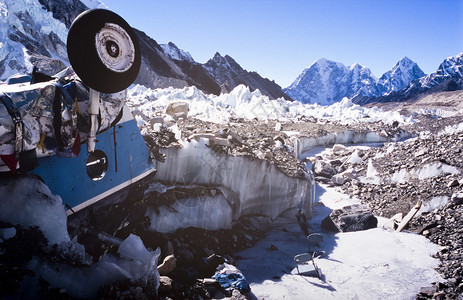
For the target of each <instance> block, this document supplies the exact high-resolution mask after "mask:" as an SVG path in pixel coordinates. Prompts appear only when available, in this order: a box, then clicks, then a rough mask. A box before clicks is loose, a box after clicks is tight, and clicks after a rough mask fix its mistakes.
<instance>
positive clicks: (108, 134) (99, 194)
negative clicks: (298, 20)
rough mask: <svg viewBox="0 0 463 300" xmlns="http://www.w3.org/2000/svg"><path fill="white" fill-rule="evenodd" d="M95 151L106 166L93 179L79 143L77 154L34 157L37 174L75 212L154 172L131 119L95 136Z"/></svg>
mask: <svg viewBox="0 0 463 300" xmlns="http://www.w3.org/2000/svg"><path fill="white" fill-rule="evenodd" d="M97 140H98V142H97V143H96V147H95V152H98V153H102V152H103V153H104V154H105V156H106V157H105V159H104V160H105V161H107V169H106V171H105V172H104V176H101V177H102V178H100V179H98V180H96V178H91V176H90V175H89V174H88V167H87V164H88V160H89V158H90V155H91V154H90V153H88V152H87V145H86V144H82V145H81V151H80V153H79V155H78V157H74V158H71V157H59V156H49V157H43V158H40V159H39V160H38V162H39V166H38V167H37V168H35V169H34V171H33V173H35V174H37V175H39V176H40V177H41V178H42V179H43V180H44V182H45V184H46V185H48V187H49V188H50V190H51V192H52V193H53V194H57V195H59V196H61V198H62V200H63V204H68V205H69V206H70V207H72V208H73V209H74V210H75V211H78V210H80V209H83V208H85V207H87V206H90V205H92V204H94V203H96V202H98V201H100V200H102V199H105V198H108V197H109V196H111V194H114V193H117V192H119V191H121V190H123V189H125V188H127V187H130V185H132V184H133V183H135V182H137V181H138V180H140V179H143V178H144V177H146V176H147V175H149V174H151V173H152V172H154V164H153V162H152V160H151V158H150V155H149V151H148V149H147V147H146V145H145V142H144V140H143V137H142V135H141V134H140V131H139V129H138V127H137V124H136V122H135V120H134V119H130V120H129V121H126V122H123V123H119V124H116V125H115V126H114V127H111V128H109V129H108V130H107V131H105V132H103V133H100V134H98V135H97Z"/></svg>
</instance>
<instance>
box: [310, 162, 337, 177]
mask: <svg viewBox="0 0 463 300" xmlns="http://www.w3.org/2000/svg"><path fill="white" fill-rule="evenodd" d="M312 168H313V172H314V174H315V176H321V177H327V178H331V177H333V175H334V174H336V170H335V169H334V168H333V166H332V165H331V164H330V163H329V162H328V161H326V160H317V161H315V163H314V164H313V167H312Z"/></svg>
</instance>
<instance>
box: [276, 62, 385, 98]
mask: <svg viewBox="0 0 463 300" xmlns="http://www.w3.org/2000/svg"><path fill="white" fill-rule="evenodd" d="M284 92H285V93H287V94H288V95H289V96H291V97H292V98H294V99H296V100H299V101H301V102H303V103H311V104H313V103H318V104H321V105H329V104H333V103H335V102H338V101H340V100H341V99H342V98H344V97H349V98H351V97H354V96H356V95H371V94H375V93H376V79H375V78H374V77H373V76H372V75H371V71H370V69H368V68H365V67H363V66H361V65H359V64H354V65H352V66H350V67H346V66H345V65H343V64H342V63H339V62H334V61H331V60H328V59H326V58H322V59H319V60H317V61H316V62H314V63H313V64H312V65H311V66H310V67H308V68H306V69H305V70H304V71H303V72H302V73H301V75H299V77H298V78H297V79H296V80H295V81H294V82H293V83H292V84H291V85H290V86H289V87H288V88H286V89H284Z"/></svg>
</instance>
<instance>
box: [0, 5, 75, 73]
mask: <svg viewBox="0 0 463 300" xmlns="http://www.w3.org/2000/svg"><path fill="white" fill-rule="evenodd" d="M0 16H1V17H0V80H4V79H6V78H8V77H9V76H11V75H14V74H16V73H30V72H32V68H33V65H37V66H39V67H40V68H41V69H43V71H44V72H50V73H55V72H56V71H59V70H61V69H63V68H64V67H65V63H67V52H66V44H65V41H66V37H67V28H66V26H65V24H64V23H63V22H61V21H60V20H58V19H56V18H55V17H54V16H53V14H52V13H50V12H47V11H45V10H44V9H43V8H42V4H41V3H39V2H38V1H20V0H2V1H0Z"/></svg>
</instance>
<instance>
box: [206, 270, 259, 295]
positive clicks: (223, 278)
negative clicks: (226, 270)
mask: <svg viewBox="0 0 463 300" xmlns="http://www.w3.org/2000/svg"><path fill="white" fill-rule="evenodd" d="M212 278H214V279H215V280H217V282H218V283H219V284H220V286H221V287H222V288H224V289H225V290H226V291H231V290H233V289H237V290H238V291H240V292H241V293H242V294H245V293H249V292H250V291H251V287H250V286H249V283H248V281H247V280H246V278H245V277H244V276H243V275H241V274H238V273H230V274H222V273H219V272H217V273H215V275H214V276H212Z"/></svg>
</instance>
